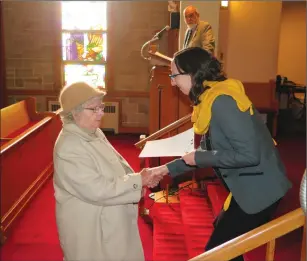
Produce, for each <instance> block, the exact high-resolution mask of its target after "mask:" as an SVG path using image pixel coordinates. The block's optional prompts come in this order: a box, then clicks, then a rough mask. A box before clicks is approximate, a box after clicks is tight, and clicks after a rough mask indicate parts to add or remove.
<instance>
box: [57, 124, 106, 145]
mask: <svg viewBox="0 0 307 261" xmlns="http://www.w3.org/2000/svg"><path fill="white" fill-rule="evenodd" d="M63 130H64V131H65V132H70V133H73V134H75V135H77V136H79V137H80V138H82V139H83V140H86V141H94V140H97V139H98V138H99V137H100V138H101V134H102V131H101V130H100V129H96V130H95V131H89V130H87V129H83V128H80V127H79V126H78V125H77V124H75V123H65V124H64V125H63ZM102 135H103V134H102Z"/></svg>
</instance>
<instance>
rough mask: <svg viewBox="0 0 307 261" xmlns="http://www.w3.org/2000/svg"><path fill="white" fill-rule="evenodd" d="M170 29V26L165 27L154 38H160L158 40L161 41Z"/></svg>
mask: <svg viewBox="0 0 307 261" xmlns="http://www.w3.org/2000/svg"><path fill="white" fill-rule="evenodd" d="M169 29H171V28H170V26H168V25H167V26H165V27H164V28H163V29H162V30H161V31H160V32H157V33H156V34H155V36H154V37H153V38H158V39H160V38H161V36H162V35H163V33H164V32H165V31H168V30H169Z"/></svg>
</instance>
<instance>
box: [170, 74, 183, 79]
mask: <svg viewBox="0 0 307 261" xmlns="http://www.w3.org/2000/svg"><path fill="white" fill-rule="evenodd" d="M187 74H188V73H175V74H169V75H168V76H169V77H170V78H171V79H175V77H177V76H178V75H187Z"/></svg>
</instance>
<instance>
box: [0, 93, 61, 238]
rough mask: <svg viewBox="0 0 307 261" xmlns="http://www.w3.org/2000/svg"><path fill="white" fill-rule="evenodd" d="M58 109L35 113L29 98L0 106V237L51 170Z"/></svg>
mask: <svg viewBox="0 0 307 261" xmlns="http://www.w3.org/2000/svg"><path fill="white" fill-rule="evenodd" d="M59 112H60V110H58V111H57V112H54V113H53V112H44V113H37V112H36V109H35V99H34V98H28V99H26V100H24V101H21V102H18V103H16V104H13V105H11V106H8V107H6V108H3V109H2V110H1V156H0V160H1V236H2V238H1V241H2V243H3V242H4V240H5V237H6V236H7V235H8V234H9V232H10V229H11V228H12V226H13V224H14V221H16V219H17V218H18V217H19V216H20V215H21V213H22V211H23V209H24V208H25V207H26V206H27V205H28V203H29V202H30V201H31V199H32V198H33V196H34V195H35V194H36V193H37V192H38V191H39V189H40V188H41V187H42V186H43V185H44V183H45V182H46V181H47V180H48V178H49V177H51V175H52V173H53V146H54V143H55V140H56V138H57V136H58V134H59V131H60V129H61V126H62V124H61V120H60V118H59Z"/></svg>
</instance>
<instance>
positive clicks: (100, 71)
mask: <svg viewBox="0 0 307 261" xmlns="http://www.w3.org/2000/svg"><path fill="white" fill-rule="evenodd" d="M64 74H65V84H70V83H73V82H76V81H84V82H87V83H88V84H91V85H94V86H96V87H104V86H105V66H104V65H83V64H66V65H65V67H64Z"/></svg>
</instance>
